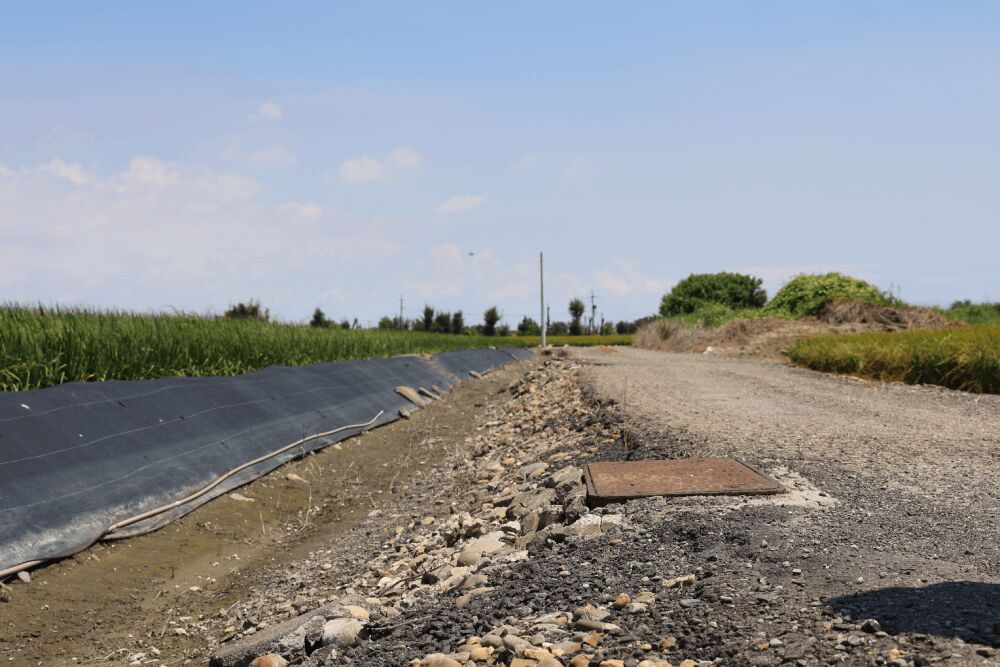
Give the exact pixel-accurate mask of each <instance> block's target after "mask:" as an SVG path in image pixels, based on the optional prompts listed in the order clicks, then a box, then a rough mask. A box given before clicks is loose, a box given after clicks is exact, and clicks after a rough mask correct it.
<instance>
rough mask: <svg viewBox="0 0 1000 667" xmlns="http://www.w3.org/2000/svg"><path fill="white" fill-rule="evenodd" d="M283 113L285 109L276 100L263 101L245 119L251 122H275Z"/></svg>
mask: <svg viewBox="0 0 1000 667" xmlns="http://www.w3.org/2000/svg"><path fill="white" fill-rule="evenodd" d="M284 115H285V111H284V110H283V109H282V108H281V106H279V105H278V103H277V102H264V104H261V105H260V108H258V109H257V111H255V112H254V113H252V114H250V116H249V118H247V120H249V121H250V122H252V123H277V122H278V121H279V120H281V119H282V118H283V117H284Z"/></svg>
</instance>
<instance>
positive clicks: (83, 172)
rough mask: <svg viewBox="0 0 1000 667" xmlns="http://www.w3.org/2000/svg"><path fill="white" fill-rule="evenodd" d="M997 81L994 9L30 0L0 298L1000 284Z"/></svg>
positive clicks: (0, 104)
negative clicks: (728, 279) (795, 282)
mask: <svg viewBox="0 0 1000 667" xmlns="http://www.w3.org/2000/svg"><path fill="white" fill-rule="evenodd" d="M255 4H256V6H254V5H255ZM998 81H1000V6H997V5H995V4H991V3H919V2H905V3H904V2H882V3H862V2H857V3H850V2H836V3H832V2H831V3H797V2H791V3H780V2H768V3H743V2H738V3H721V2H715V3H687V4H681V3H660V2H656V3H652V2H651V3H641V2H635V3H618V4H611V3H603V4H598V3H587V2H584V3H581V2H572V3H570V2H551V3H527V2H525V3H516V2H513V3H492V4H487V3H468V2H466V3H449V2H434V3H413V2H392V3H386V2H382V3H375V2H371V3H351V4H344V3H326V2H324V3H280V5H279V3H273V4H271V5H264V4H262V3H243V2H240V3H235V2H234V3H227V2H214V3H194V2H191V3H183V2H174V3H159V4H154V3H137V2H121V3H113V2H108V3H99V4H98V5H96V6H95V5H93V4H92V3H91V6H85V3H45V2H36V3H23V4H22V5H21V6H14V5H12V4H10V3H8V4H7V5H5V6H4V7H3V8H2V9H0V234H2V238H3V239H4V240H3V247H4V250H5V252H4V256H5V259H4V261H3V262H0V298H2V299H4V300H17V301H42V302H45V303H51V302H59V303H77V304H90V305H98V306H117V307H123V308H131V309H139V310H149V309H162V308H167V307H173V308H180V309H185V310H195V311H199V312H201V311H209V310H214V311H217V310H220V309H222V308H224V307H225V306H226V305H227V304H228V303H231V302H234V301H238V300H244V299H248V298H257V299H260V300H262V301H263V302H264V303H265V305H267V306H269V307H270V308H271V310H272V312H273V313H275V314H276V315H278V316H280V317H282V318H284V319H288V320H304V319H307V318H308V317H309V315H310V314H311V312H312V309H313V308H314V307H316V306H320V307H322V308H323V310H325V311H326V312H327V314H328V315H330V316H333V317H337V318H340V317H358V318H359V319H360V320H361V321H362V322H366V321H375V320H377V318H378V316H379V315H382V314H386V313H393V312H395V310H396V309H398V300H399V295H400V294H403V295H404V300H405V303H406V310H407V313H408V314H409V315H411V316H413V315H416V313H417V312H418V310H419V309H420V307H422V305H423V304H424V303H430V304H432V305H434V306H437V307H439V308H444V309H456V308H462V309H463V310H464V311H465V312H466V317H467V319H468V320H471V321H477V320H478V319H479V316H480V314H481V312H482V310H484V309H485V308H486V307H487V306H489V305H492V304H494V303H495V304H496V305H497V306H499V307H500V309H501V310H502V311H503V312H504V314H505V318H506V320H507V321H508V322H510V323H512V324H515V323H516V322H517V320H519V319H520V317H521V316H522V315H524V314H529V315H531V316H533V317H536V318H537V311H538V296H537V253H538V251H539V250H544V251H545V253H546V268H547V276H546V278H547V288H548V296H549V297H550V301H551V303H552V304H553V308H552V311H553V317H554V318H556V317H559V318H563V317H565V304H566V302H567V301H568V300H569V299H570V298H571V297H572V296H581V297H582V296H586V295H589V293H590V291H591V290H593V291H594V292H595V294H596V298H597V303H598V311H599V313H604V314H605V316H606V317H607V318H608V319H613V320H617V319H623V318H634V317H638V316H641V315H645V314H649V313H652V312H653V311H655V309H656V307H657V304H658V301H659V298H660V295H661V294H662V293H663V292H664V291H665V290H666V289H669V287H670V285H672V284H673V283H674V282H676V281H677V280H678V279H680V278H682V277H684V276H686V275H688V274H689V273H692V272H707V271H718V270H732V271H745V272H751V273H754V274H756V275H758V276H760V277H762V278H763V279H764V280H765V286H766V287H767V288H768V290H769V292H770V293H773V292H774V291H775V290H776V289H777V288H778V287H780V285H781V284H782V283H783V282H784V281H785V280H787V279H788V278H789V277H790V276H792V275H794V274H796V273H800V272H814V271H827V270H840V271H845V272H849V273H853V274H855V275H859V276H862V277H865V278H868V279H870V280H873V281H875V282H877V283H878V284H879V285H880V286H882V287H883V288H889V287H890V286H892V287H894V288H895V289H898V290H899V291H900V292H901V294H902V296H903V298H905V299H908V300H911V301H915V302H918V303H927V304H930V303H941V304H946V303H948V302H950V301H951V300H953V299H957V298H972V299H984V298H992V299H1000V276H998V274H997V272H996V270H995V267H996V265H997V262H996V260H995V257H996V252H997V247H998V245H1000V225H998V220H997V218H998V213H1000V113H998V112H1000V108H998V107H1000V104H998V102H1000V87H998V86H997V82H998ZM470 253H471V254H470Z"/></svg>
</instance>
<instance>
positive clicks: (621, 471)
mask: <svg viewBox="0 0 1000 667" xmlns="http://www.w3.org/2000/svg"><path fill="white" fill-rule="evenodd" d="M584 480H585V481H586V483H587V504H588V505H590V506H591V507H599V506H601V505H607V504H608V503H613V502H624V501H626V500H631V499H634V498H645V497H647V496H717V495H757V494H768V493H784V491H785V487H783V486H781V484H778V483H777V482H776V481H774V480H773V479H771V478H770V477H767V476H766V475H764V474H762V473H761V472H760V471H758V470H756V469H755V468H753V467H751V466H749V465H747V464H746V463H743V462H742V461H738V460H736V459H724V458H690V459H671V460H669V461H606V462H602V463H589V464H587V466H586V468H585V469H584Z"/></svg>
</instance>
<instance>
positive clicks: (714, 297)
mask: <svg viewBox="0 0 1000 667" xmlns="http://www.w3.org/2000/svg"><path fill="white" fill-rule="evenodd" d="M766 301H767V292H765V291H764V289H763V288H762V287H761V279H760V278H755V277H753V276H748V275H744V274H742V273H727V272H722V273H693V274H691V275H690V276H688V277H687V278H685V279H684V280H682V281H680V282H679V283H677V284H676V285H674V287H673V289H671V290H670V292H669V293H667V294H665V295H664V296H663V301H662V302H661V303H660V315H662V316H663V317H671V316H675V315H684V314H686V313H693V312H695V311H698V310H701V309H702V308H704V307H706V306H707V305H720V306H725V307H727V308H731V309H740V310H742V309H750V308H761V307H763V306H764V303H765V302H766Z"/></svg>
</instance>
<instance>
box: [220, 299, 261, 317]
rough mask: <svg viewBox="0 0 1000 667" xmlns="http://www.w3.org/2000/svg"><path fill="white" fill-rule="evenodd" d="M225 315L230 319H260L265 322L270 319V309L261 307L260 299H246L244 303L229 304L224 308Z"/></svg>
mask: <svg viewBox="0 0 1000 667" xmlns="http://www.w3.org/2000/svg"><path fill="white" fill-rule="evenodd" d="M225 315H226V317H228V318H229V319H231V320H260V321H262V322H267V321H268V320H270V319H271V311H269V310H268V309H267V308H263V307H261V305H260V301H247V302H246V303H238V304H236V305H235V306H229V308H228V309H226V313H225Z"/></svg>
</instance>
